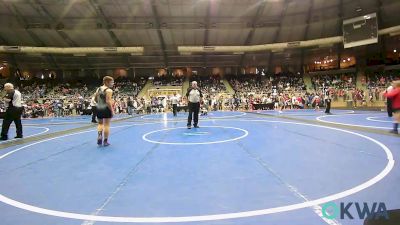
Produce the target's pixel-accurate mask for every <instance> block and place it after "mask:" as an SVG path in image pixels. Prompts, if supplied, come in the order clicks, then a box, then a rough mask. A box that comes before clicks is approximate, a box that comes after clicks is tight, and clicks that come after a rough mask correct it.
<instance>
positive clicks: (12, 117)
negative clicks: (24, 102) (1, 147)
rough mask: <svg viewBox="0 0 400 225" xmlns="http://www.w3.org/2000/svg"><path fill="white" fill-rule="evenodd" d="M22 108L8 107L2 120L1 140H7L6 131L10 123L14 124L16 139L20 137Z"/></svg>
mask: <svg viewBox="0 0 400 225" xmlns="http://www.w3.org/2000/svg"><path fill="white" fill-rule="evenodd" d="M23 110H24V108H23V107H10V108H8V109H7V110H6V113H5V115H4V119H3V125H2V127H1V138H2V139H7V138H8V130H9V129H10V125H11V123H12V122H14V123H15V127H16V129H17V137H22V123H21V115H22V112H23Z"/></svg>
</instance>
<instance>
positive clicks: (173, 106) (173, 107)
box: [172, 104, 178, 116]
mask: <svg viewBox="0 0 400 225" xmlns="http://www.w3.org/2000/svg"><path fill="white" fill-rule="evenodd" d="M177 111H178V104H172V112H173V113H174V116H176V114H177Z"/></svg>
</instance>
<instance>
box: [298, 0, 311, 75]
mask: <svg viewBox="0 0 400 225" xmlns="http://www.w3.org/2000/svg"><path fill="white" fill-rule="evenodd" d="M309 2H310V7H308V12H307V20H306V27H305V29H304V35H303V40H307V38H308V33H309V31H310V23H311V19H312V12H313V10H314V0H309ZM306 50H307V49H305V48H302V49H301V59H300V66H301V71H303V67H304V64H305V57H306Z"/></svg>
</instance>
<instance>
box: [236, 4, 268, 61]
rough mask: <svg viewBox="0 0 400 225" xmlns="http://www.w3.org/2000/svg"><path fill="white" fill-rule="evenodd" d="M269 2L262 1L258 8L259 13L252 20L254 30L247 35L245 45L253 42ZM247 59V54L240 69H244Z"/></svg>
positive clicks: (243, 56) (242, 58)
mask: <svg viewBox="0 0 400 225" xmlns="http://www.w3.org/2000/svg"><path fill="white" fill-rule="evenodd" d="M266 4H267V2H266V1H262V2H261V3H259V6H258V7H257V12H256V14H254V17H253V19H252V20H251V27H252V29H251V30H250V32H249V33H248V34H247V37H246V40H245V41H244V44H243V45H249V44H250V43H251V41H252V40H253V36H254V33H255V32H256V27H257V21H259V20H260V18H261V15H262V14H263V13H264V10H265V6H266ZM245 58H246V53H245V54H243V55H242V56H241V58H240V63H239V65H240V68H242V67H243V66H244V65H243V63H244V59H245Z"/></svg>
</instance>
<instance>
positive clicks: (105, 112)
mask: <svg viewBox="0 0 400 225" xmlns="http://www.w3.org/2000/svg"><path fill="white" fill-rule="evenodd" d="M97 118H98V119H110V118H112V113H111V110H110V109H109V108H108V107H107V108H105V109H97Z"/></svg>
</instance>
